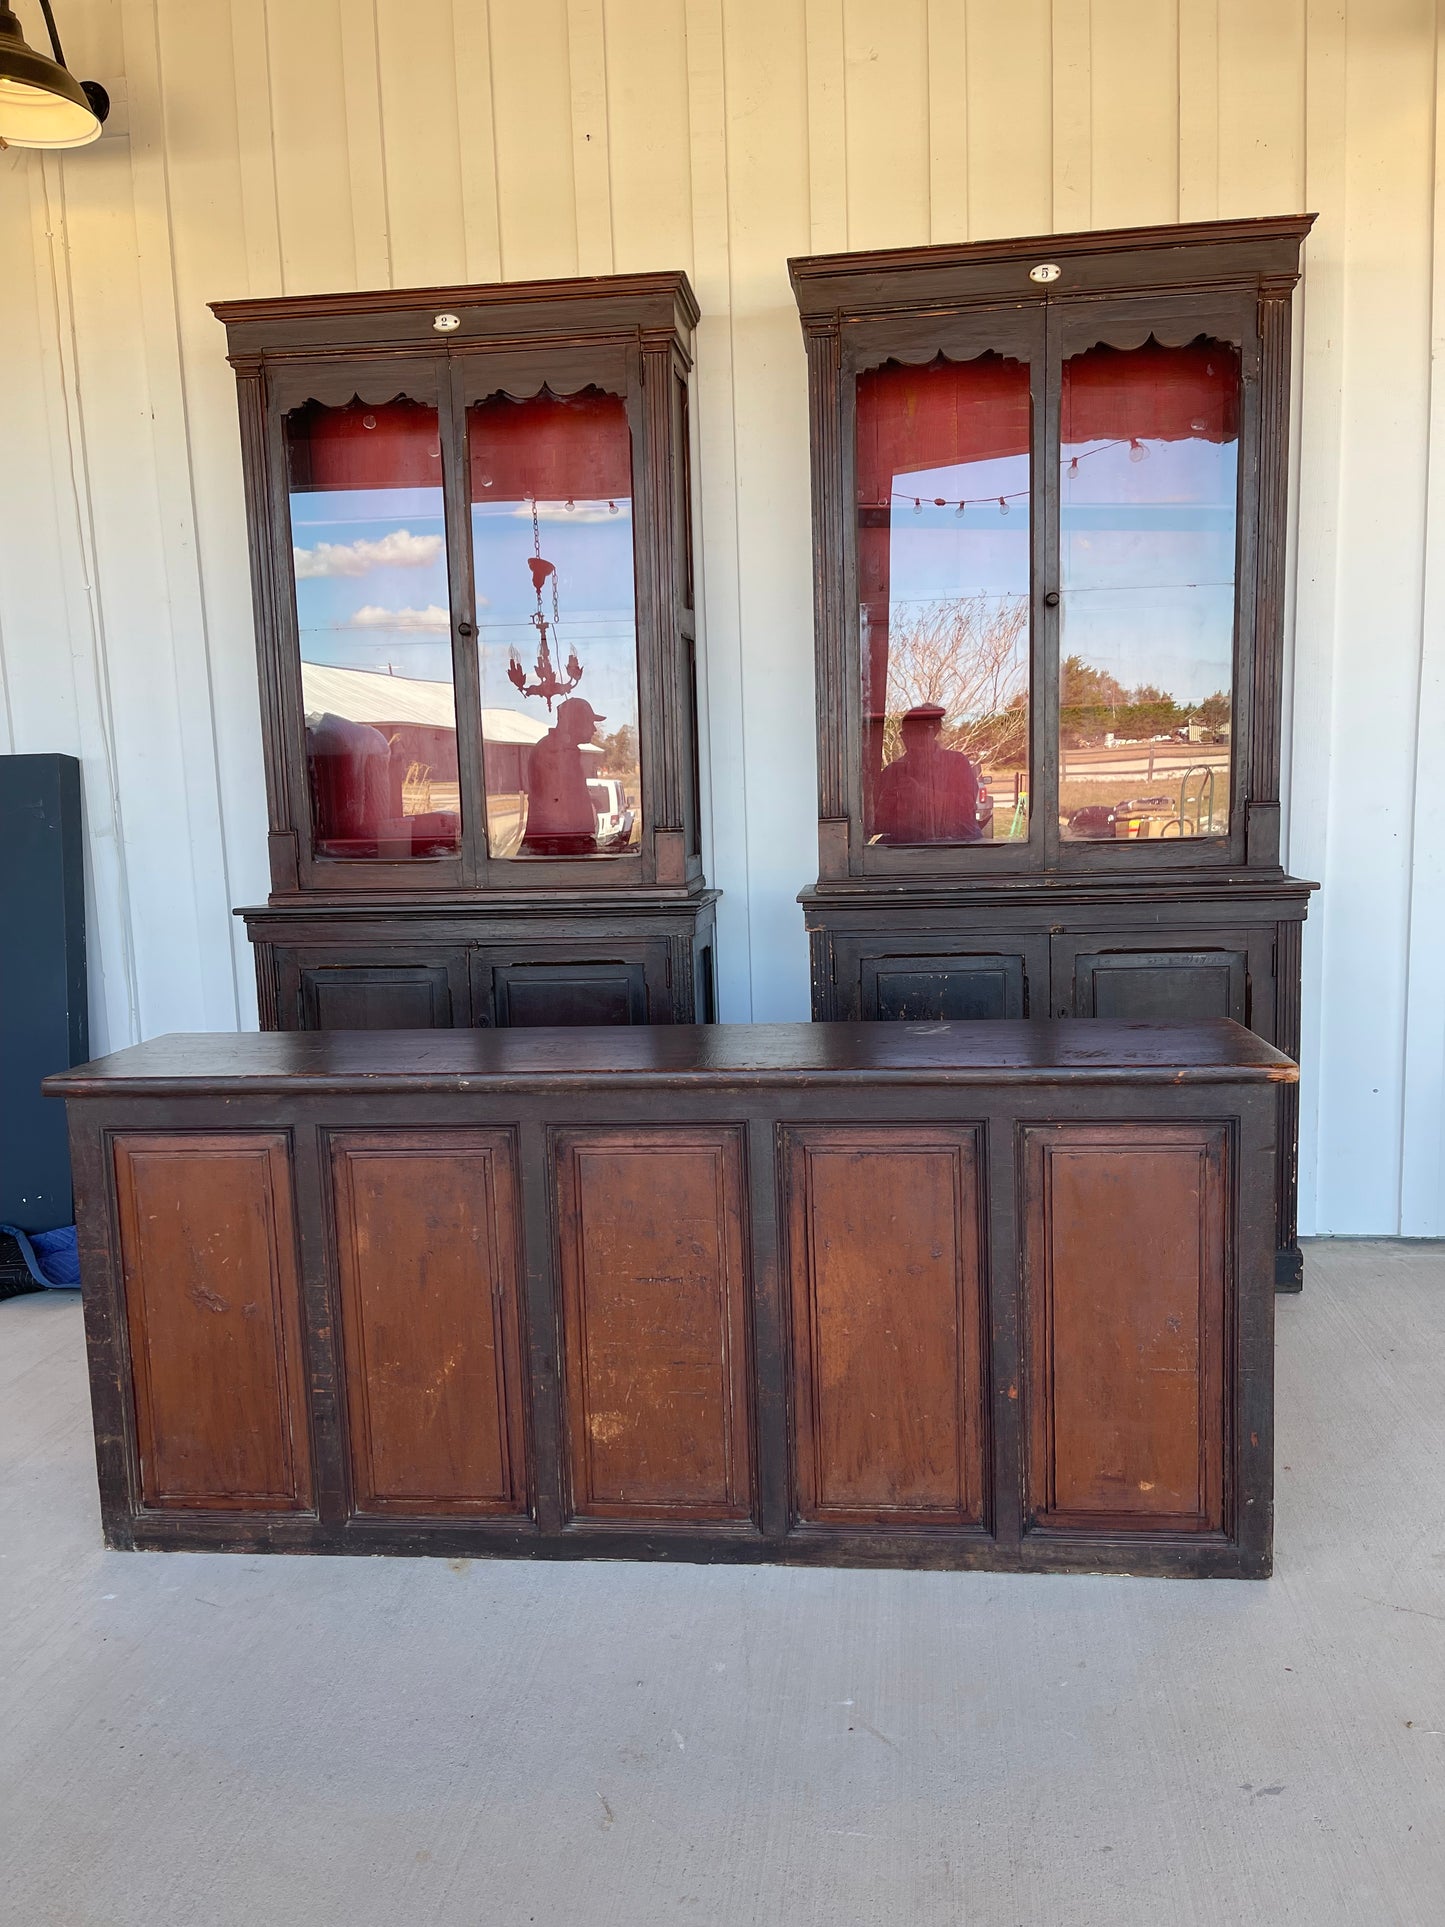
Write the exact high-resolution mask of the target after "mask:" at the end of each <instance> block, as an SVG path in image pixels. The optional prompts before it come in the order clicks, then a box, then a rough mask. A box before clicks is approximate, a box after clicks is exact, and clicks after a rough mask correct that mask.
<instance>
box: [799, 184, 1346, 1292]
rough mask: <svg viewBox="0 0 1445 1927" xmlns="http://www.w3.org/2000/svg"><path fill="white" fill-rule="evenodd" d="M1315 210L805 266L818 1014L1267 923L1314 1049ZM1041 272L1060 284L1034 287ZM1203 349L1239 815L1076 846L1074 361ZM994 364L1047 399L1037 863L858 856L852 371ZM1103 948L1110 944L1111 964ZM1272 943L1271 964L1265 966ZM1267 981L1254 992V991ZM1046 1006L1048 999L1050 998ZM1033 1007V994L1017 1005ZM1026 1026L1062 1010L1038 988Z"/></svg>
mask: <svg viewBox="0 0 1445 1927" xmlns="http://www.w3.org/2000/svg"><path fill="white" fill-rule="evenodd" d="M1313 221H1314V216H1313V215H1307V214H1306V215H1285V216H1278V217H1271V218H1267V219H1261V220H1239V221H1214V222H1197V223H1191V224H1187V225H1181V226H1170V227H1152V228H1134V229H1119V230H1111V231H1102V232H1097V233H1086V234H1064V235H1059V234H1054V235H1042V236H1032V237H1027V238H1023V239H1016V240H1015V239H1011V240H999V241H982V242H976V243H971V244H969V245H966V246H958V247H921V248H905V249H893V250H882V251H876V252H869V253H859V254H838V255H817V256H811V257H806V258H801V259H797V260H794V261H791V262H790V263H789V268H790V272H791V275H792V282H793V289H794V294H795V296H796V299H797V304H798V310H799V315H800V318H801V322H802V328H803V335H804V340H805V344H806V348H807V355H808V380H809V414H810V422H811V438H812V493H813V530H814V575H813V581H814V632H815V647H816V656H817V730H818V819H819V820H818V863H819V870H818V881H817V883H816V885H815V886H814V887H812V888H811V889H808V890H805V891H804V892H803V893H802V897H801V901H802V903H803V905H804V908H805V914H806V922H807V926H808V929H809V933H810V938H811V942H812V962H813V1015H814V1017H815V1018H818V1019H830V1018H847V1017H857V1016H864V1015H869V1014H871V1013H870V1012H868V1011H866V1010H864V1009H863V1008H862V1007H861V1003H860V1000H861V998H862V996H863V991H864V985H863V982H862V978H861V976H860V974H859V973H860V970H861V968H862V960H863V958H864V956H865V954H866V953H867V947H868V945H869V944H872V945H873V947H874V949H875V950H876V949H877V948H878V947H880V946H884V947H888V948H891V949H892V950H893V951H895V952H899V953H902V952H906V951H907V950H908V948H909V946H910V945H911V946H913V948H914V953H915V954H920V955H921V954H924V953H927V952H930V951H931V952H932V954H934V955H937V956H939V957H945V956H947V955H948V954H949V952H950V948H951V947H952V949H953V950H954V951H955V952H956V953H957V954H959V955H961V956H967V955H970V954H973V953H975V952H982V953H1000V952H1005V951H1008V950H1011V949H1016V950H1017V951H1018V952H1019V954H1020V955H1023V954H1024V953H1025V952H1026V951H1028V949H1029V947H1030V946H1033V945H1037V943H1038V942H1039V941H1040V940H1041V939H1050V938H1053V937H1058V936H1060V935H1061V934H1063V933H1065V932H1075V933H1077V934H1078V935H1079V936H1080V937H1081V938H1084V937H1087V936H1088V935H1089V934H1090V933H1091V931H1093V932H1094V933H1097V934H1098V935H1099V936H1100V938H1101V941H1102V940H1103V939H1104V938H1106V937H1107V936H1108V935H1109V934H1110V933H1120V932H1123V931H1126V930H1129V929H1131V928H1132V929H1133V930H1135V931H1137V932H1144V933H1148V934H1149V935H1151V936H1152V937H1153V939H1154V943H1155V947H1156V948H1159V949H1166V948H1169V947H1170V946H1171V944H1172V947H1173V948H1174V949H1175V950H1177V951H1185V950H1187V948H1188V942H1187V939H1188V936H1189V934H1190V932H1192V931H1194V930H1196V929H1197V928H1198V927H1199V925H1200V924H1201V923H1205V924H1210V923H1214V922H1218V921H1222V920H1230V921H1232V922H1234V923H1235V924H1244V923H1248V924H1251V925H1257V934H1258V938H1259V942H1260V943H1263V944H1264V945H1266V946H1267V948H1268V954H1269V956H1270V960H1271V968H1270V971H1269V973H1268V977H1269V980H1268V981H1267V982H1266V981H1262V980H1261V981H1257V982H1256V983H1255V984H1254V1010H1253V1014H1252V1016H1251V1022H1252V1023H1253V1024H1254V1025H1255V1027H1256V1028H1257V1029H1258V1030H1259V1031H1260V1033H1261V1035H1263V1036H1264V1037H1266V1038H1268V1039H1269V1040H1270V1041H1271V1042H1273V1043H1275V1044H1276V1045H1277V1046H1278V1047H1279V1048H1281V1049H1282V1050H1285V1051H1289V1052H1295V1051H1297V1050H1298V1046H1299V1034H1300V1032H1299V998H1300V980H1299V956H1300V923H1301V921H1302V919H1303V917H1304V915H1305V911H1306V907H1307V904H1308V897H1309V893H1310V891H1311V890H1312V889H1313V888H1314V887H1315V886H1314V885H1313V884H1310V883H1307V882H1303V881H1300V880H1299V879H1297V878H1294V877H1290V876H1287V875H1286V874H1285V872H1284V871H1283V869H1282V868H1281V866H1280V803H1279V785H1280V730H1281V677H1282V657H1283V623H1284V588H1285V582H1284V566H1285V547H1286V538H1287V530H1288V507H1289V505H1288V462H1289V394H1290V299H1291V294H1292V291H1293V289H1294V286H1295V284H1296V282H1297V280H1298V278H1299V255H1300V248H1301V245H1302V243H1303V241H1304V238H1305V236H1306V235H1307V234H1308V232H1309V230H1310V227H1311V226H1312V224H1313ZM1040 263H1051V264H1054V265H1055V266H1057V268H1058V269H1059V275H1058V278H1057V279H1056V280H1055V281H1053V282H1051V283H1043V284H1040V283H1034V282H1032V281H1031V280H1030V279H1029V270H1030V269H1031V268H1032V267H1034V266H1036V265H1038V264H1040ZM1151 334H1153V335H1154V336H1155V337H1156V338H1157V339H1159V340H1161V341H1163V342H1166V343H1176V344H1177V343H1185V342H1189V341H1192V340H1194V339H1196V338H1197V337H1198V336H1199V335H1207V336H1213V337H1214V338H1217V339H1223V340H1228V341H1230V342H1233V343H1234V344H1236V345H1237V347H1238V348H1239V351H1240V355H1241V378H1242V411H1241V424H1240V450H1241V460H1240V479H1239V504H1238V524H1237V573H1236V622H1235V664H1234V677H1235V681H1234V727H1233V745H1232V747H1233V755H1232V757H1231V816H1230V830H1229V834H1228V836H1226V837H1222V838H1218V839H1215V838H1210V839H1199V840H1198V841H1197V842H1194V841H1190V840H1185V839H1160V840H1157V841H1151V842H1148V843H1142V844H1141V843H1133V842H1130V843H1125V844H1117V845H1115V844H1104V843H1095V842H1088V843H1077V844H1070V843H1066V842H1065V841H1063V839H1061V838H1060V836H1059V834H1058V826H1057V797H1058V755H1057V734H1058V649H1059V616H1058V611H1057V608H1056V607H1050V606H1049V605H1048V603H1047V602H1046V599H1045V598H1046V596H1047V595H1048V593H1049V592H1050V591H1051V590H1053V589H1054V588H1056V586H1057V575H1058V563H1059V557H1058V467H1059V462H1058V390H1059V380H1060V373H1059V371H1060V368H1061V365H1062V358H1063V357H1064V356H1065V355H1067V354H1069V353H1071V352H1077V351H1078V350H1079V349H1080V348H1082V347H1083V346H1085V345H1090V344H1092V343H1094V342H1096V341H1108V342H1112V343H1114V344H1116V345H1119V346H1132V345H1137V344H1138V343H1140V342H1142V341H1144V340H1146V339H1147V338H1148V337H1149V336H1150V335H1151ZM985 349H992V350H994V351H995V352H998V353H1004V354H1013V355H1015V356H1016V357H1018V358H1020V359H1025V360H1027V361H1029V363H1030V366H1031V371H1032V372H1031V382H1032V391H1033V397H1034V423H1033V463H1034V475H1035V481H1034V515H1033V528H1032V545H1033V546H1032V554H1033V569H1032V584H1031V633H1032V645H1031V649H1032V655H1031V683H1032V705H1031V741H1030V750H1031V783H1032V787H1033V791H1034V800H1035V807H1034V808H1033V809H1032V811H1031V821H1030V828H1029V838H1028V841H1027V842H1026V843H1024V844H970V845H953V846H945V847H941V848H928V847H917V848H911V849H909V848H902V849H891V848H886V847H882V846H876V847H871V848H870V847H868V846H867V845H866V844H865V842H864V837H863V822H862V782H861V773H862V719H861V703H862V692H861V679H860V662H859V635H858V616H857V602H858V598H857V591H856V574H857V559H856V558H857V537H856V526H855V517H854V512H853V503H854V500H855V497H856V493H857V491H856V486H855V479H854V478H855V470H854V395H855V381H856V376H857V374H858V372H859V371H860V370H862V369H864V368H868V367H876V366H879V365H881V364H882V363H883V362H885V361H888V360H890V359H892V360H897V361H902V362H926V361H929V360H931V359H932V358H933V357H934V356H935V355H936V354H938V353H944V354H947V355H950V356H953V357H957V358H966V357H968V356H970V355H976V354H978V353H981V352H983V351H984V350H985ZM1106 947H1107V946H1106ZM1256 947H1257V946H1256ZM1261 974H1262V973H1261ZM1040 992H1042V994H1040ZM1028 994H1029V988H1028V986H1027V985H1026V986H1025V995H1026V996H1027V995H1028ZM1025 1007H1026V1009H1030V1008H1031V1009H1032V1012H1033V1014H1035V1015H1041V1014H1043V1013H1044V1011H1045V1010H1047V1011H1049V1012H1050V1013H1051V1014H1053V1015H1064V1014H1070V1013H1071V1012H1072V1007H1073V1000H1072V997H1070V996H1064V997H1061V996H1060V995H1059V994H1058V986H1057V984H1055V983H1052V982H1051V983H1050V984H1049V985H1048V986H1047V988H1045V987H1044V986H1041V985H1039V984H1035V985H1034V986H1033V1001H1032V1004H1031V1005H1026V1006H1025ZM1281 1106H1282V1113H1283V1115H1282V1125H1283V1129H1282V1134H1281V1142H1280V1149H1279V1170H1278V1176H1277V1185H1276V1190H1277V1197H1278V1210H1279V1220H1278V1234H1277V1235H1278V1259H1277V1268H1278V1273H1279V1279H1280V1283H1281V1285H1282V1286H1283V1287H1286V1288H1297V1287H1298V1284H1299V1282H1300V1279H1301V1276H1302V1260H1301V1257H1300V1252H1299V1246H1298V1242H1297V1237H1296V1228H1295V1220H1296V1165H1297V1142H1296V1140H1297V1118H1298V1098H1297V1093H1296V1092H1295V1091H1294V1089H1293V1088H1291V1089H1290V1090H1289V1091H1287V1092H1285V1093H1283V1094H1282V1096H1281Z"/></svg>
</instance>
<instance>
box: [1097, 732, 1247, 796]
mask: <svg viewBox="0 0 1445 1927" xmlns="http://www.w3.org/2000/svg"><path fill="white" fill-rule="evenodd" d="M1063 760H1064V775H1065V776H1066V777H1069V778H1075V779H1081V778H1089V777H1097V778H1099V779H1101V780H1102V779H1105V778H1112V777H1115V776H1119V777H1129V778H1130V779H1131V780H1132V779H1133V778H1135V777H1142V779H1143V781H1144V783H1145V785H1146V786H1147V785H1149V784H1151V783H1153V782H1154V780H1155V778H1156V776H1158V777H1165V778H1169V777H1173V776H1175V775H1179V774H1182V773H1183V772H1184V771H1186V770H1192V769H1219V770H1227V769H1228V768H1229V745H1228V743H1217V744H1212V745H1210V746H1208V747H1205V746H1202V745H1201V744H1199V743H1113V744H1102V743H1101V744H1092V743H1091V744H1089V745H1087V746H1086V747H1084V748H1079V749H1065V751H1064V757H1063Z"/></svg>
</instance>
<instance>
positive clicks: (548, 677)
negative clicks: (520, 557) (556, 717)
mask: <svg viewBox="0 0 1445 1927" xmlns="http://www.w3.org/2000/svg"><path fill="white" fill-rule="evenodd" d="M570 506H571V504H570V503H569V504H568V507H569V508H570ZM527 567H528V568H529V569H530V570H531V571H532V587H533V588H534V589H535V590H536V592H537V606H536V608H535V609H534V610H533V612H532V615H531V618H530V620H531V623H532V627H533V628H534V629H535V630H536V631H537V636H538V647H537V660H536V662H535V664H534V665H533V670H532V673H533V674H534V675H535V676H536V678H537V680H536V682H534V683H532V684H530V685H529V684H528V682H527V672H526V670H525V669H524V668H523V667H522V658H521V657H520V656H519V655H518V654H517V651H516V648H515V646H514V647H513V649H512V660H511V661H510V662H509V663H508V664H507V676H508V678H509V680H510V681H511V682H512V683H513V684H515V686H516V687H517V688H518V689H520V690H521V692H522V694H523V695H524V696H541V697H542V698H543V700H544V701H545V702H546V705H547V707H548V709H550V708H551V707H552V702H553V698H554V697H557V696H565V695H566V694H567V692H568V690H569V689H575V688H576V687H577V685H578V683H579V682H581V680H582V665H581V663H580V662H578V660H577V651H576V650H575V649H573V650H570V651H569V652H568V655H567V663H566V669H567V680H566V681H565V682H564V681H563V680H562V679H561V677H559V676H558V674H557V672H556V670H555V669H554V668H553V667H552V650H551V647H550V645H549V643H548V640H547V638H548V635H549V634H551V635H553V636H555V635H556V633H557V627H558V624H559V623H560V621H561V612H560V611H559V609H558V607H557V564H556V563H555V562H549V561H548V560H547V558H546V557H545V556H544V555H543V553H542V531H541V528H540V526H539V524H538V520H537V498H536V497H535V496H533V498H532V553H531V554H530V555H529V556H528V558H527ZM549 581H550V582H551V584H552V620H551V622H550V623H549V622H548V620H547V617H546V615H545V613H544V611H543V608H542V589H543V586H544V585H545V584H546V583H547V582H549Z"/></svg>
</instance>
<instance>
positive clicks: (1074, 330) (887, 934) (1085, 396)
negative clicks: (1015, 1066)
mask: <svg viewBox="0 0 1445 1927" xmlns="http://www.w3.org/2000/svg"><path fill="white" fill-rule="evenodd" d="M1312 220H1313V216H1310V215H1291V216H1282V217H1279V218H1276V219H1267V220H1244V221H1218V222H1205V223H1195V224H1191V225H1188V226H1180V227H1159V228H1141V229H1132V230H1123V231H1117V232H1108V233H1094V234H1077V235H1049V236H1044V237H1041V238H1037V239H1028V240H1007V241H985V242H979V243H975V244H972V245H969V246H964V247H929V248H911V249H904V250H896V251H888V252H880V253H865V254H846V255H820V256H814V257H811V258H808V259H803V260H795V261H793V262H792V263H791V264H790V266H791V272H792V278H793V287H794V291H795V294H796V296H797V301H798V307H799V311H800V314H801V317H802V325H803V332H804V337H805V340H806V344H807V352H808V364H809V395H810V414H811V428H812V482H813V530H814V553H815V563H814V609H815V641H816V652H817V690H818V777H819V826H818V827H819V872H818V881H817V883H816V885H815V886H814V887H812V888H811V889H808V890H806V891H805V892H804V893H803V896H802V902H803V905H804V909H805V915H806V920H807V925H808V930H809V933H810V939H811V944H812V971H813V1015H814V1017H815V1018H819V1019H827V1018H865V1019H868V1018H913V1019H944V1018H969V1017H985V1018H1004V1017H1026V1016H1034V1017H1045V1016H1048V1017H1110V1018H1115V1019H1125V1020H1127V1019H1132V1018H1141V1019H1142V1018H1155V1019H1159V1018H1163V1019H1168V1020H1172V1021H1176V1022H1190V1021H1194V1020H1196V1019H1199V1018H1203V1017H1214V1016H1222V1017H1232V1018H1234V1019H1236V1020H1237V1021H1241V1022H1244V1023H1246V1024H1248V1025H1249V1026H1250V1027H1251V1028H1252V1029H1254V1030H1255V1031H1257V1032H1258V1033H1259V1035H1260V1036H1262V1037H1263V1038H1265V1039H1266V1041H1268V1042H1270V1043H1272V1044H1274V1045H1276V1046H1278V1048H1279V1049H1281V1050H1283V1051H1286V1052H1288V1053H1290V1054H1291V1055H1296V1054H1297V1053H1298V1047H1299V998H1300V926H1301V923H1302V921H1303V919H1304V916H1305V912H1306V908H1307V904H1308V897H1309V892H1310V891H1311V890H1312V889H1313V888H1314V887H1315V886H1314V885H1313V884H1310V883H1306V882H1302V881H1301V880H1299V879H1298V878H1295V877H1291V876H1288V875H1287V874H1286V873H1285V871H1284V869H1283V868H1282V866H1281V863H1280V803H1279V793H1280V728H1281V674H1282V654H1283V612H1284V595H1285V579H1284V574H1285V540H1286V527H1287V471H1288V460H1289V384H1290V373H1289V358H1290V298H1291V293H1292V290H1293V288H1294V286H1295V283H1296V281H1297V279H1298V274H1299V253H1300V247H1301V244H1302V242H1303V240H1304V238H1305V236H1306V234H1307V233H1308V231H1309V228H1310V226H1311V223H1312ZM1280 1103H1281V1107H1282V1115H1281V1130H1280V1143H1279V1153H1278V1171H1277V1181H1276V1202H1277V1215H1278V1238H1277V1245H1278V1257H1277V1277H1278V1282H1279V1284H1280V1285H1281V1286H1282V1287H1284V1288H1298V1285H1299V1283H1300V1280H1301V1260H1300V1252H1299V1246H1298V1243H1297V1239H1296V1164H1297V1136H1298V1129H1297V1125H1298V1103H1297V1094H1296V1091H1295V1089H1294V1087H1293V1086H1289V1087H1282V1088H1281V1092H1280Z"/></svg>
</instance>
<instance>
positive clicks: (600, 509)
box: [477, 496, 632, 522]
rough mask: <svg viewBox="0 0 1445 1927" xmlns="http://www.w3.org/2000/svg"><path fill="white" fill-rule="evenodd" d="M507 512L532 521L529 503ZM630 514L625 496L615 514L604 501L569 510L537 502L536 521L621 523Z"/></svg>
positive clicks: (576, 505) (562, 504)
mask: <svg viewBox="0 0 1445 1927" xmlns="http://www.w3.org/2000/svg"><path fill="white" fill-rule="evenodd" d="M477 506H478V507H482V506H484V505H483V504H481V503H479V504H478V505H477ZM508 512H509V513H510V514H511V515H513V516H515V517H517V518H518V519H519V520H521V521H523V522H530V521H531V519H532V504H531V503H530V502H519V503H518V504H517V506H516V507H515V508H514V509H511V510H509V511H508ZM631 513H632V504H631V502H629V501H628V499H627V498H626V496H624V497H623V498H622V499H621V501H619V502H618V504H617V508H616V511H615V513H614V511H613V510H612V509H610V508H609V507H608V506H607V504H606V502H605V501H603V502H573V504H572V506H571V508H568V506H567V504H566V503H565V502H539V503H538V504H537V520H538V521H539V522H621V521H623V520H625V518H626V517H627V516H629V515H630V514H631Z"/></svg>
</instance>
